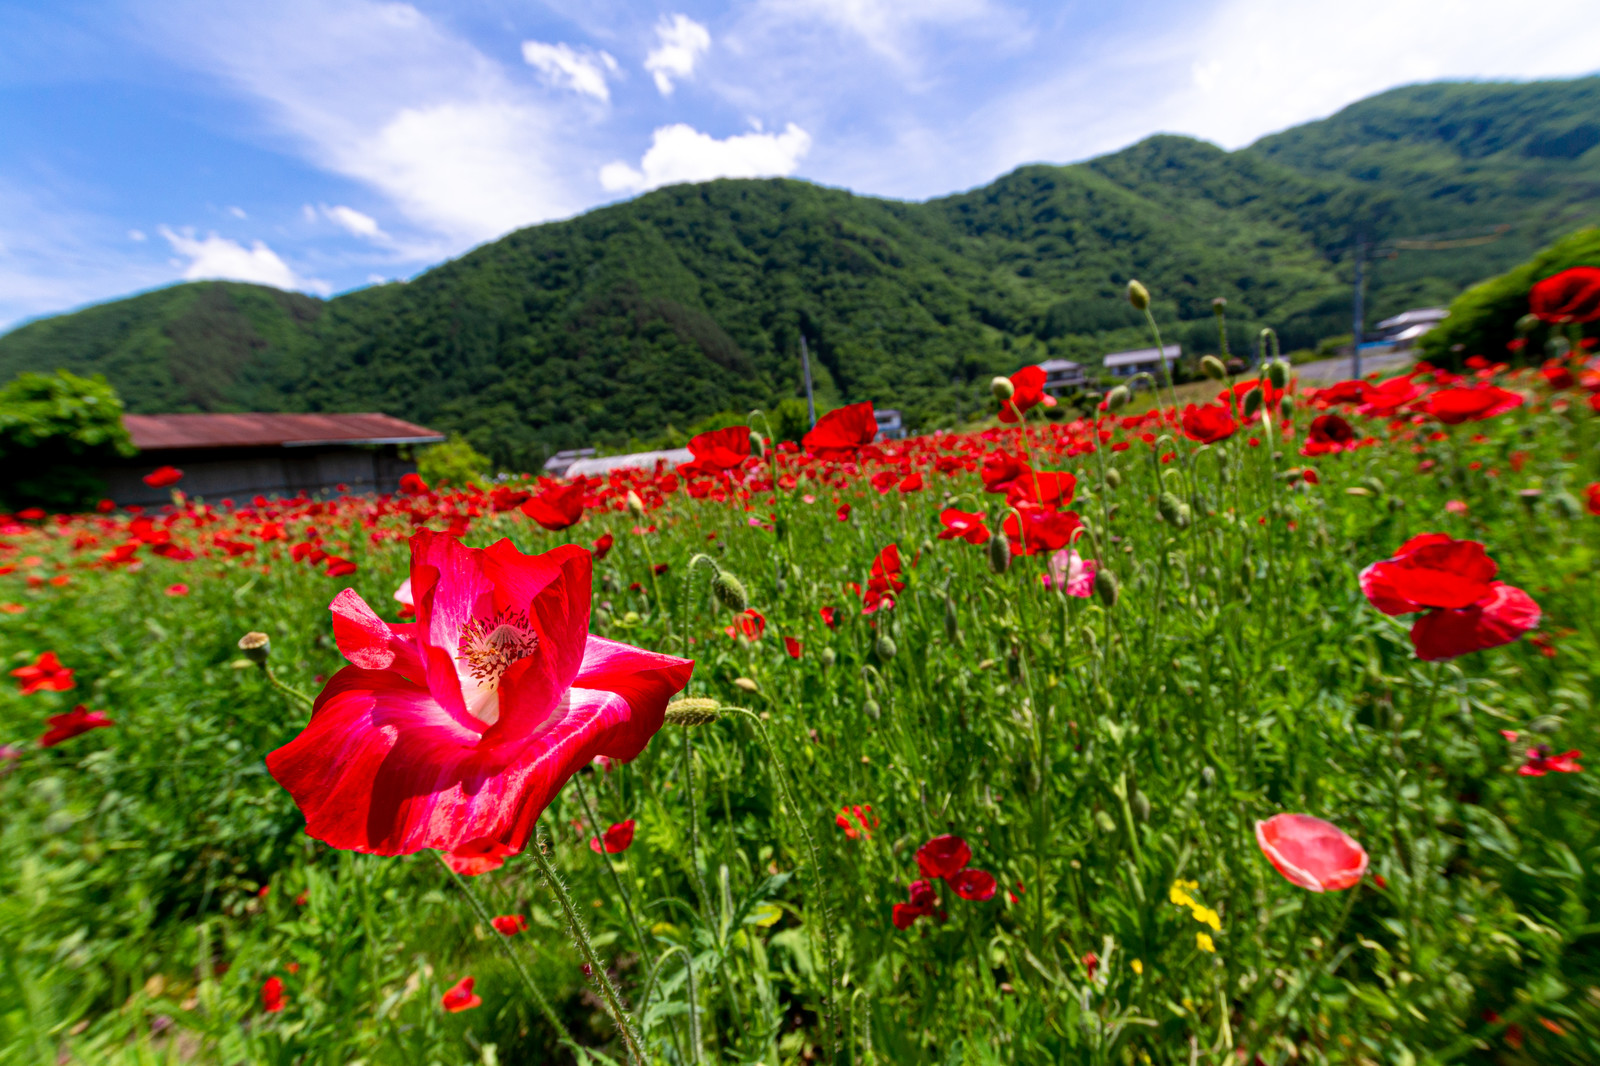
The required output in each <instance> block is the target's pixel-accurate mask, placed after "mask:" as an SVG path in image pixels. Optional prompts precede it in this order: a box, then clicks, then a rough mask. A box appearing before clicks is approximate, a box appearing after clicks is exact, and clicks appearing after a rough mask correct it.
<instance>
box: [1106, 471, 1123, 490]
mask: <svg viewBox="0 0 1600 1066" xmlns="http://www.w3.org/2000/svg"><path fill="white" fill-rule="evenodd" d="M1121 487H1122V471H1120V470H1118V469H1117V468H1116V467H1112V468H1111V469H1109V470H1107V471H1106V488H1108V489H1120V488H1121Z"/></svg>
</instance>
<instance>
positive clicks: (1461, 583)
mask: <svg viewBox="0 0 1600 1066" xmlns="http://www.w3.org/2000/svg"><path fill="white" fill-rule="evenodd" d="M1497 569H1498V568H1497V567H1496V566H1495V563H1494V561H1493V560H1492V559H1490V558H1489V557H1488V555H1487V554H1485V553H1484V550H1483V545H1482V544H1479V543H1478V542H1477V541H1471V540H1455V539H1454V538H1452V537H1450V536H1448V535H1447V534H1444V533H1424V534H1422V535H1421V536H1416V537H1412V538H1411V539H1410V540H1408V541H1406V542H1405V543H1404V544H1402V545H1401V546H1400V550H1399V551H1397V552H1396V553H1395V555H1394V558H1392V559H1385V560H1383V561H1382V562H1377V563H1373V564H1372V565H1371V566H1368V567H1367V568H1366V569H1365V570H1363V571H1362V572H1361V578H1360V581H1361V591H1362V592H1363V593H1364V594H1365V595H1366V597H1367V600H1368V601H1369V602H1371V604H1372V605H1373V606H1374V607H1376V608H1377V609H1378V610H1380V611H1382V612H1383V613H1384V614H1388V615H1397V614H1408V613H1411V612H1414V611H1424V610H1426V611H1427V613H1426V614H1424V615H1423V616H1422V617H1421V618H1418V619H1417V620H1416V622H1414V623H1413V624H1412V626H1411V643H1412V646H1413V647H1414V648H1416V651H1417V656H1418V658H1421V659H1423V660H1425V661H1428V662H1433V661H1437V660H1439V659H1453V658H1455V657H1457V656H1460V655H1466V654H1468V653H1470V652H1474V651H1483V650H1485V649H1488V648H1496V647H1499V646H1500V645H1502V644H1510V643H1511V642H1512V641H1514V640H1516V639H1517V638H1518V637H1520V636H1522V634H1523V633H1526V632H1527V631H1528V630H1530V629H1532V628H1534V627H1535V626H1537V625H1538V624H1539V605H1538V604H1536V603H1534V601H1533V599H1532V597H1530V596H1529V595H1528V594H1527V593H1526V592H1523V591H1522V590H1521V589H1519V588H1516V587H1514V586H1511V585H1507V584H1505V583H1503V582H1500V581H1494V580H1491V579H1492V578H1493V577H1494V575H1495V572H1496V570H1497Z"/></svg>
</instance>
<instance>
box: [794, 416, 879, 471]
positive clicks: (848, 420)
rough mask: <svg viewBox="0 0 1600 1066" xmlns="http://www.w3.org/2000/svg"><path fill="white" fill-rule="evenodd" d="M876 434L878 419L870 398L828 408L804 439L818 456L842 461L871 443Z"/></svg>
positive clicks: (807, 449) (811, 450) (807, 447)
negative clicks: (835, 409)
mask: <svg viewBox="0 0 1600 1066" xmlns="http://www.w3.org/2000/svg"><path fill="white" fill-rule="evenodd" d="M877 435H878V420H877V419H876V418H874V417H873V415H872V403H871V402H870V401H868V402H867V403H853V404H851V405H850V406H849V407H841V408H839V409H838V410H837V411H829V412H828V413H827V414H825V415H823V416H822V417H821V418H819V419H817V424H816V425H815V426H812V427H811V432H809V433H807V434H806V435H805V437H804V438H802V440H801V443H802V444H804V445H805V448H806V451H808V452H810V453H811V454H812V455H814V456H816V457H817V458H818V459H826V460H830V461H833V462H843V461H844V460H846V459H851V458H854V456H855V454H856V452H858V451H860V450H861V449H862V448H864V447H866V446H867V445H869V444H871V443H872V441H873V439H874V438H876V437H877Z"/></svg>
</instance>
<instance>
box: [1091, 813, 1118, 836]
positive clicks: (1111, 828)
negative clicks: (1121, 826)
mask: <svg viewBox="0 0 1600 1066" xmlns="http://www.w3.org/2000/svg"><path fill="white" fill-rule="evenodd" d="M1094 824H1095V825H1096V826H1098V827H1099V828H1100V832H1102V833H1115V832H1116V831H1117V820H1116V819H1115V818H1113V817H1111V815H1110V814H1109V813H1107V812H1106V811H1095V812H1094Z"/></svg>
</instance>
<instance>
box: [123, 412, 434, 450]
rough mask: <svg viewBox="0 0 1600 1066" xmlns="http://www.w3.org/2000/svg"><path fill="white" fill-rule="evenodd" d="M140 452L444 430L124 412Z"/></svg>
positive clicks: (402, 437)
mask: <svg viewBox="0 0 1600 1066" xmlns="http://www.w3.org/2000/svg"><path fill="white" fill-rule="evenodd" d="M122 422H123V425H125V426H127V427H128V435H129V436H130V437H132V438H133V444H134V447H136V448H138V449H139V450H140V451H146V452H159V451H179V450H184V449H192V448H304V447H308V446H310V445H315V444H433V443H437V442H439V441H442V440H444V434H442V433H439V432H436V431H434V430H431V429H428V428H427V427H426V426H419V425H415V424H414V423H411V422H404V421H401V420H400V419H398V418H391V417H390V416H389V415H381V414H354V415H325V414H317V415H285V414H258V413H251V414H232V415H222V414H217V415H124V416H123V417H122Z"/></svg>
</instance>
